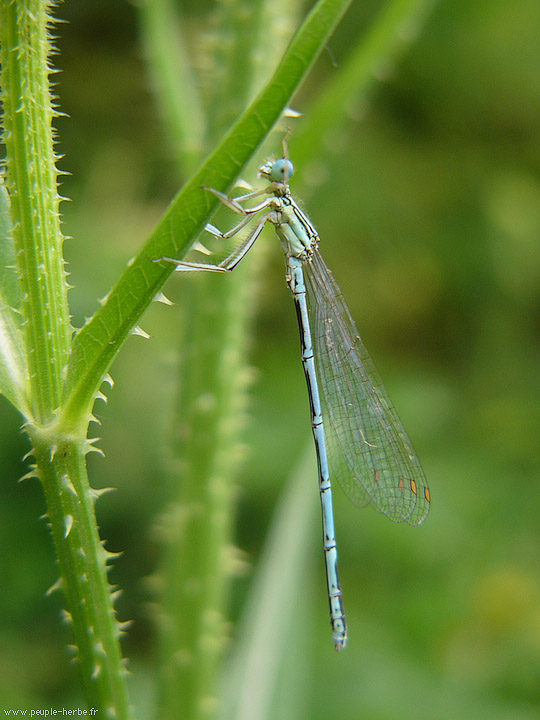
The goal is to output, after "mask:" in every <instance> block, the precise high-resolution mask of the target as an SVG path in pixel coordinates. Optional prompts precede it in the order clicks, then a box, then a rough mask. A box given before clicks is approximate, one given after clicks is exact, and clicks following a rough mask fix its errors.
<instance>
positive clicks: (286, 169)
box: [270, 158, 294, 182]
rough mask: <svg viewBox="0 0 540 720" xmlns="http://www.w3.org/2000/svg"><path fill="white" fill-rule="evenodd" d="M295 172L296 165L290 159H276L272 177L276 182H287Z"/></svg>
mask: <svg viewBox="0 0 540 720" xmlns="http://www.w3.org/2000/svg"><path fill="white" fill-rule="evenodd" d="M293 172H294V165H293V164H292V162H291V161H290V160H285V158H281V160H276V162H275V163H274V164H273V165H272V168H271V169H270V177H271V178H272V180H275V181H276V182H287V180H288V179H289V178H290V177H291V175H292V174H293Z"/></svg>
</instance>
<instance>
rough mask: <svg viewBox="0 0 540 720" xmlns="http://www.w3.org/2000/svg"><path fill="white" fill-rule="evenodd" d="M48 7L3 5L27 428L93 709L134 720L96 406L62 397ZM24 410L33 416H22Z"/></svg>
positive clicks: (62, 317) (64, 324)
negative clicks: (97, 506) (67, 408)
mask: <svg viewBox="0 0 540 720" xmlns="http://www.w3.org/2000/svg"><path fill="white" fill-rule="evenodd" d="M51 5H52V3H49V2H46V1H45V0H17V1H16V2H12V1H11V0H0V49H1V50H0V52H1V55H0V61H1V68H2V70H1V72H2V74H1V87H2V101H3V108H4V111H3V117H2V119H3V138H2V139H3V141H4V143H5V146H6V176H7V183H6V184H7V188H8V191H9V195H10V214H11V227H12V228H13V245H14V249H15V257H16V263H17V269H18V274H19V282H20V283H21V287H22V291H21V315H22V323H21V328H22V330H23V333H22V338H23V344H24V352H25V355H26V361H27V366H28V378H27V391H26V396H27V398H28V411H27V412H26V420H27V422H26V424H25V429H26V431H27V432H28V435H29V437H30V440H31V442H32V454H33V455H34V457H35V461H36V464H35V467H34V468H33V470H32V471H31V473H29V475H35V476H37V477H39V479H40V480H41V482H42V485H43V488H44V492H45V497H46V501H47V512H48V517H49V520H50V523H51V527H52V533H53V538H54V542H55V546H56V552H57V556H58V561H59V565H60V573H61V579H60V581H59V583H58V587H62V589H63V590H64V593H65V596H66V601H67V607H68V612H67V617H68V618H69V619H70V620H71V621H72V624H73V631H74V635H75V641H76V643H77V646H78V660H79V662H80V666H81V672H82V676H83V681H84V686H85V690H86V697H87V701H88V704H89V706H90V707H94V708H96V709H97V710H98V711H101V714H102V715H103V717H106V718H110V719H111V720H112V718H115V719H116V720H125V719H127V718H129V716H130V713H129V706H128V700H127V693H126V686H125V670H124V667H123V665H122V658H121V652H120V644H119V641H118V634H119V633H118V625H117V623H116V620H115V617H114V609H113V603H112V597H111V593H110V590H109V586H108V582H107V575H106V568H105V565H106V558H107V553H106V551H105V550H104V549H103V547H102V545H101V542H100V539H99V535H98V529H97V524H96V518H95V514H94V507H93V501H94V499H95V497H96V494H95V493H92V491H91V490H90V487H89V484H88V478H87V474H86V453H87V452H88V451H89V449H90V445H89V443H88V442H87V440H86V429H87V426H88V420H89V415H88V412H87V408H86V407H83V408H81V407H79V412H78V413H76V414H74V415H73V416H72V417H71V420H66V417H65V415H63V414H62V408H61V406H60V403H61V395H62V391H63V386H64V371H65V366H66V363H67V360H68V355H69V351H70V338H71V332H72V330H71V325H70V321H69V312H68V305H67V290H68V285H67V283H66V280H65V273H64V262H63V257H62V244H63V237H62V234H61V232H60V217H59V210H58V206H59V201H60V198H59V196H58V191H57V174H58V172H57V170H56V166H55V160H56V157H55V154H54V150H53V131H52V119H53V117H54V115H55V112H54V110H53V107H52V104H51V96H50V86H49V72H50V68H49V66H48V60H49V57H50V54H51V43H50V37H49V33H48V27H49V24H50V23H51V22H52V18H51V17H50V15H49V8H50V6H51ZM20 409H22V408H20Z"/></svg>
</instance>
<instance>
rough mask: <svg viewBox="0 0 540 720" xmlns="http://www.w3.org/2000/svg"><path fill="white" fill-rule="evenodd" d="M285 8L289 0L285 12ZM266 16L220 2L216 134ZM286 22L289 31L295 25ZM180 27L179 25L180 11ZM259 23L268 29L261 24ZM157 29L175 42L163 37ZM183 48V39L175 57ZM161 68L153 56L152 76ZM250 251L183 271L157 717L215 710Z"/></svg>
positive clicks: (247, 84) (243, 382)
mask: <svg viewBox="0 0 540 720" xmlns="http://www.w3.org/2000/svg"><path fill="white" fill-rule="evenodd" d="M158 5H159V3H158ZM156 12H158V10H157V8H156V7H155V6H152V8H151V9H150V4H149V5H147V7H146V10H145V13H143V15H142V16H141V21H142V23H143V24H144V23H145V22H146V21H147V19H148V17H149V14H150V15H152V14H154V13H156ZM290 13H291V10H290V2H289V11H288V16H289V17H290ZM263 16H264V17H266V16H265V15H264V14H263V12H262V7H261V3H260V2H256V3H244V4H243V5H242V7H239V6H238V4H232V5H230V6H223V7H221V8H220V24H219V26H217V27H215V28H214V32H213V36H212V37H211V38H208V48H207V49H208V50H210V49H213V50H214V52H215V54H214V55H213V56H212V55H209V57H207V63H209V65H210V67H212V68H213V71H214V72H213V76H212V79H213V85H212V87H211V88H210V89H209V94H210V97H209V98H208V105H209V107H211V108H214V111H213V112H211V117H212V122H211V127H212V135H213V136H215V137H217V136H219V135H221V134H223V131H224V130H225V129H226V127H227V125H228V124H229V122H230V121H232V119H233V118H234V117H235V116H236V115H237V113H238V112H239V111H240V110H241V109H242V108H243V106H244V105H245V104H247V102H248V100H249V99H250V98H251V97H252V96H253V94H254V92H255V90H256V89H257V88H256V87H254V86H253V85H252V82H251V80H252V78H251V77H250V76H249V73H246V72H244V73H242V72H240V71H239V62H240V60H239V59H241V60H242V63H243V64H244V65H245V67H246V68H252V67H254V61H253V58H252V55H253V53H255V52H256V51H257V48H256V47H254V38H256V37H257V36H259V34H261V33H262V32H263V29H262V28H261V27H260V23H261V18H262V17H263ZM288 29H289V33H288V36H290V35H291V34H292V29H293V26H292V24H290V26H289V28H288ZM176 30H177V33H179V31H180V28H179V26H178V19H177V21H176ZM281 30H283V23H281ZM264 32H267V33H268V32H270V34H271V33H272V28H271V27H270V26H269V25H268V23H266V26H265V28H264ZM143 35H144V36H145V37H146V39H147V40H149V41H150V42H153V41H158V40H159V43H160V53H161V54H162V55H167V53H168V51H170V52H174V49H175V48H178V46H179V45H181V44H182V40H181V35H180V34H177V35H176V36H175V37H173V36H171V34H170V33H169V34H165V36H164V37H163V36H162V37H159V38H158V36H157V35H151V34H150V33H147V32H144V31H143ZM281 37H283V33H282V35H281ZM227 38H228V39H227ZM164 39H165V41H168V42H170V44H171V45H170V47H169V48H167V46H166V45H164ZM231 39H233V40H234V41H233V42H231ZM283 46H284V42H283V41H282V42H277V41H276V43H274V45H273V46H270V44H269V45H268V46H267V47H268V48H269V49H270V47H271V52H269V53H267V57H266V62H267V64H268V70H269V72H270V71H271V69H272V67H273V66H274V65H275V64H276V63H277V60H278V58H279V56H280V53H281V51H282V50H283ZM147 55H148V57H149V58H150V59H152V58H156V57H157V52H156V51H154V50H153V49H152V47H149V48H148V52H147ZM185 55H186V52H185V50H182V51H181V52H180V56H182V57H185ZM259 60H260V58H259ZM162 68H163V65H159V64H157V63H154V65H153V68H152V72H153V74H154V76H156V75H159V73H160V72H161V71H162ZM182 74H183V75H185V74H186V70H185V69H184V71H183V73H182ZM155 87H156V89H157V90H158V92H163V91H165V89H167V92H176V93H177V94H178V97H177V98H176V99H174V98H169V99H165V98H158V102H159V104H160V105H161V106H162V107H163V106H165V105H167V106H168V107H169V108H177V109H178V111H179V112H181V108H182V106H183V101H182V98H181V89H180V88H181V84H180V83H177V84H174V83H166V82H165V81H159V80H158V81H157V82H156V83H155ZM218 109H219V112H218ZM168 128H169V131H171V130H172V131H173V132H172V136H171V141H172V144H173V146H174V147H176V148H177V152H176V154H177V155H178V156H179V157H182V156H183V155H184V152H183V150H182V144H183V142H184V136H183V134H182V133H181V132H180V128H181V122H180V121H178V122H169V123H168ZM179 171H180V172H181V171H182V168H181V167H180V168H179ZM257 256H258V253H256V252H253V253H252V257H250V258H247V259H246V260H245V261H244V263H242V265H241V266H240V267H238V268H237V269H236V270H235V273H234V274H233V275H231V276H226V277H220V276H215V275H210V274H208V275H203V274H200V275H198V276H197V277H191V278H189V279H186V281H185V285H186V308H187V309H188V312H186V313H185V318H186V319H187V324H186V325H185V327H184V331H183V333H182V351H181V361H180V367H179V386H180V387H179V394H178V399H177V404H176V408H175V421H174V439H173V442H174V452H175V455H176V456H177V458H178V460H179V465H178V468H179V471H180V472H179V478H178V479H179V483H178V485H177V486H176V487H175V488H173V490H172V503H171V512H170V514H169V521H168V527H167V532H166V535H165V540H166V547H165V559H164V582H165V588H164V596H163V604H164V608H163V610H164V619H163V627H162V634H161V648H162V668H163V669H162V683H161V698H160V717H161V718H165V719H167V718H171V720H172V719H173V718H177V717H178V713H179V712H181V713H182V717H183V718H186V720H188V719H189V720H191V719H192V718H193V719H195V718H197V719H199V718H201V719H202V718H207V717H209V716H212V715H213V714H214V713H215V711H216V710H217V704H216V699H215V695H216V684H217V683H216V673H217V666H218V662H219V659H220V657H221V654H222V652H223V649H224V645H225V642H226V639H227V627H226V621H225V617H224V616H225V605H226V600H227V586H228V582H229V578H230V576H231V571H232V567H233V557H232V550H231V525H232V517H233V508H234V500H235V489H234V481H235V477H236V474H237V470H238V463H239V460H240V454H241V448H240V444H239V436H240V432H241V429H242V426H243V422H244V413H245V407H246V388H247V379H248V370H247V368H246V355H247V346H248V340H247V338H248V335H249V326H250V321H251V319H252V317H253V313H254V309H255V303H254V300H253V297H254V293H253V291H254V285H255V280H254V278H255V275H256V265H258V262H257Z"/></svg>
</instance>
